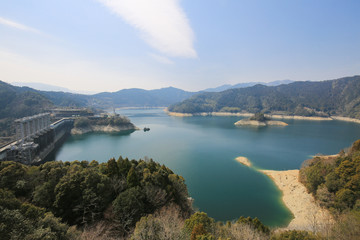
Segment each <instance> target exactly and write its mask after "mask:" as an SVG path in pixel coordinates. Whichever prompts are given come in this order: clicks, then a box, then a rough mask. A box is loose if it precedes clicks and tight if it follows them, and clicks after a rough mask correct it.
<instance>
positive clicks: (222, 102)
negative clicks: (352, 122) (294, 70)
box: [169, 76, 360, 118]
mask: <svg viewBox="0 0 360 240" xmlns="http://www.w3.org/2000/svg"><path fill="white" fill-rule="evenodd" d="M169 110H170V111H172V112H180V113H200V112H220V111H224V112H251V113H255V112H264V113H282V114H290V115H291V114H294V115H301V116H314V115H315V116H328V115H339V116H346V117H353V118H360V76H353V77H345V78H340V79H336V80H328V81H321V82H309V81H307V82H293V83H290V84H283V85H279V86H264V85H255V86H252V87H247V88H234V89H229V90H226V91H223V92H204V93H200V94H197V95H195V96H193V97H191V98H189V99H187V100H185V101H183V102H181V103H178V104H175V105H172V106H170V107H169Z"/></svg>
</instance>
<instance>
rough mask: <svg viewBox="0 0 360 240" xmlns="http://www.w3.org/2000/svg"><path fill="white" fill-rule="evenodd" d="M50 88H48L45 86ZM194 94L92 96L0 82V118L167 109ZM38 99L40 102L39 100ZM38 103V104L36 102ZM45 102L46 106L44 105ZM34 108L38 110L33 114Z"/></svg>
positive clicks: (170, 89)
mask: <svg viewBox="0 0 360 240" xmlns="http://www.w3.org/2000/svg"><path fill="white" fill-rule="evenodd" d="M49 86H51V85H49ZM194 94H195V93H193V92H187V91H184V90H181V89H177V88H173V87H168V88H161V89H155V90H144V89H136V88H133V89H123V90H120V91H117V92H103V93H98V94H94V95H84V94H76V93H69V92H62V91H40V90H37V89H33V88H30V87H17V86H13V85H10V84H8V83H5V82H1V81H0V107H1V109H0V119H1V118H3V117H15V116H16V117H21V116H27V115H31V114H30V113H36V112H38V111H40V110H39V109H44V107H45V106H50V105H51V106H58V107H95V108H102V109H107V108H113V107H115V108H116V107H167V106H169V105H171V104H174V103H177V102H181V101H183V100H185V99H187V98H189V97H191V96H192V95H194ZM25 96H27V97H28V98H30V97H32V98H35V96H37V98H38V100H39V101H38V102H33V104H32V105H31V102H30V101H26V102H27V103H28V104H30V105H29V107H30V108H29V109H27V110H26V109H22V108H21V109H22V110H21V111H17V110H18V109H20V107H21V106H23V105H22V104H20V103H18V105H17V106H15V108H14V111H12V110H11V109H13V107H14V106H13V105H12V102H11V100H14V101H15V100H16V101H22V100H24V101H25V100H27V98H25ZM40 98H41V99H40ZM40 100H41V101H40ZM45 102H46V104H45ZM35 109H38V111H35Z"/></svg>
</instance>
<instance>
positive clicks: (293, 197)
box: [258, 169, 332, 231]
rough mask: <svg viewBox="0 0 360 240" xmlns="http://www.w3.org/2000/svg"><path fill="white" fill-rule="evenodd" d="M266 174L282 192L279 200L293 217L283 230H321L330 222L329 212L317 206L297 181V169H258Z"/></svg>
mask: <svg viewBox="0 0 360 240" xmlns="http://www.w3.org/2000/svg"><path fill="white" fill-rule="evenodd" d="M258 171H259V172H261V173H263V174H265V175H266V176H268V177H269V178H270V179H271V180H272V181H273V182H274V184H275V185H276V187H277V188H278V189H279V190H280V191H281V192H282V197H281V200H282V201H283V203H284V204H285V206H286V207H287V208H288V209H289V210H290V212H291V213H292V214H293V216H294V218H293V219H292V220H291V221H290V223H289V224H288V225H287V226H286V227H283V228H280V229H283V230H308V231H316V230H321V229H322V228H323V227H325V226H326V225H327V224H329V223H331V221H332V216H331V214H330V212H329V211H328V210H327V209H325V208H322V207H320V206H319V204H317V203H316V201H315V199H314V197H313V196H312V195H311V194H309V193H308V192H307V190H306V188H305V186H304V185H303V184H302V183H301V182H299V170H297V169H296V170H285V171H276V170H258Z"/></svg>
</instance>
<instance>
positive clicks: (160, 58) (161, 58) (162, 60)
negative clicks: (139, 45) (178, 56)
mask: <svg viewBox="0 0 360 240" xmlns="http://www.w3.org/2000/svg"><path fill="white" fill-rule="evenodd" d="M149 56H150V57H152V58H153V59H155V60H156V61H158V62H160V63H163V64H169V65H170V64H174V62H173V61H171V60H170V59H169V58H167V57H164V56H160V55H157V54H154V53H149Z"/></svg>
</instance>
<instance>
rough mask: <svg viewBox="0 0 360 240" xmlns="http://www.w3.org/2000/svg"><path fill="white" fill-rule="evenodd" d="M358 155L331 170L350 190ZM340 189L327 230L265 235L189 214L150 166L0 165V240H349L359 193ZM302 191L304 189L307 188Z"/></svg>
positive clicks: (354, 151)
mask: <svg viewBox="0 0 360 240" xmlns="http://www.w3.org/2000/svg"><path fill="white" fill-rule="evenodd" d="M359 156H360V141H358V142H356V143H355V144H354V145H353V147H352V148H351V150H350V152H349V154H346V155H343V156H342V158H346V159H347V160H343V161H340V160H339V161H340V162H345V161H349V162H347V163H346V164H342V163H340V164H339V165H338V167H339V168H338V167H335V168H334V169H337V168H338V169H341V171H340V170H336V172H338V173H340V172H341V173H342V174H343V173H347V174H345V175H348V177H349V176H352V177H350V178H347V179H349V180H350V182H352V183H354V180H356V179H355V178H354V176H356V175H357V174H358V173H355V174H352V173H351V174H350V175H349V174H348V173H349V172H351V171H350V169H355V170H354V171H355V172H357V171H358V168H359V164H358V162H359ZM348 158H351V160H350V159H348ZM350 163H353V165H351V164H350ZM326 164H328V163H326ZM329 164H330V163H329ZM350 165H351V167H350V168H349V166H350ZM312 166H314V165H313V164H310V165H309V166H307V167H305V168H304V169H303V170H302V172H303V171H305V175H306V176H307V175H309V176H313V175H312V174H308V173H309V169H310V168H311V167H312ZM340 166H343V167H340ZM324 169H329V168H328V167H325V168H324ZM325 171H328V170H325ZM334 171H335V170H334ZM328 174H330V172H329V173H328ZM328 174H326V175H324V179H326V176H327V175H328ZM320 176H321V174H320ZM339 176H340V178H342V177H341V176H342V175H341V174H340V175H339ZM306 179H308V178H306ZM324 181H325V183H326V180H324ZM340 182H342V181H340ZM348 183H349V182H344V186H350V188H351V189H352V190H351V191H353V194H345V195H344V194H335V195H339V196H340V195H341V197H340V198H339V199H335V200H334V201H335V202H337V203H338V205H335V206H336V207H338V208H339V209H340V210H341V211H343V212H344V211H346V210H349V209H351V211H350V212H349V213H347V214H346V215H341V218H338V224H335V225H332V226H330V227H329V228H328V229H327V231H326V233H323V232H318V233H312V232H306V231H295V230H292V231H271V230H270V229H269V228H268V227H266V226H265V225H263V224H262V223H261V222H260V221H259V220H258V219H257V218H250V217H247V218H245V217H240V218H239V219H238V220H236V221H233V222H227V223H222V222H215V221H214V219H212V218H210V217H208V216H207V214H206V213H203V212H196V213H193V211H192V208H191V200H190V198H189V196H188V192H187V188H186V185H185V183H184V179H183V178H182V177H180V176H178V175H176V174H174V173H173V172H172V171H171V170H170V169H168V168H167V167H165V166H163V165H160V164H158V163H155V162H154V161H152V160H151V159H150V160H148V159H147V160H139V161H135V160H131V161H130V160H128V159H123V158H122V157H120V158H119V159H118V160H115V159H110V160H109V161H108V162H106V163H101V164H99V163H98V162H96V161H92V162H90V163H89V162H87V161H81V162H79V161H74V162H65V163H63V162H47V163H45V164H42V165H40V166H25V165H22V164H20V163H16V162H0V236H1V237H2V238H1V239H133V240H145V239H146V240H165V239H179V240H189V239H190V240H228V239H231V240H238V239H259V240H260V239H274V240H277V239H300V240H301V239H308V240H310V239H357V238H358V237H359V236H360V232H359V226H360V204H359V201H356V199H358V193H359V191H358V190H356V189H357V188H354V187H353V184H350V185H349V184H348ZM305 184H307V185H309V181H308V182H306V183H305ZM355 184H358V182H356V183H355ZM315 185H316V184H315ZM320 185H321V184H320ZM320 185H318V188H319V189H320V188H321V187H319V186H320ZM309 186H312V184H310V185H309ZM338 191H341V189H339V190H338ZM315 192H317V191H315ZM342 192H343V191H342ZM350 195H351V196H353V195H355V196H356V198H355V200H354V199H353V198H347V197H345V198H344V196H350ZM192 213H193V214H192Z"/></svg>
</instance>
